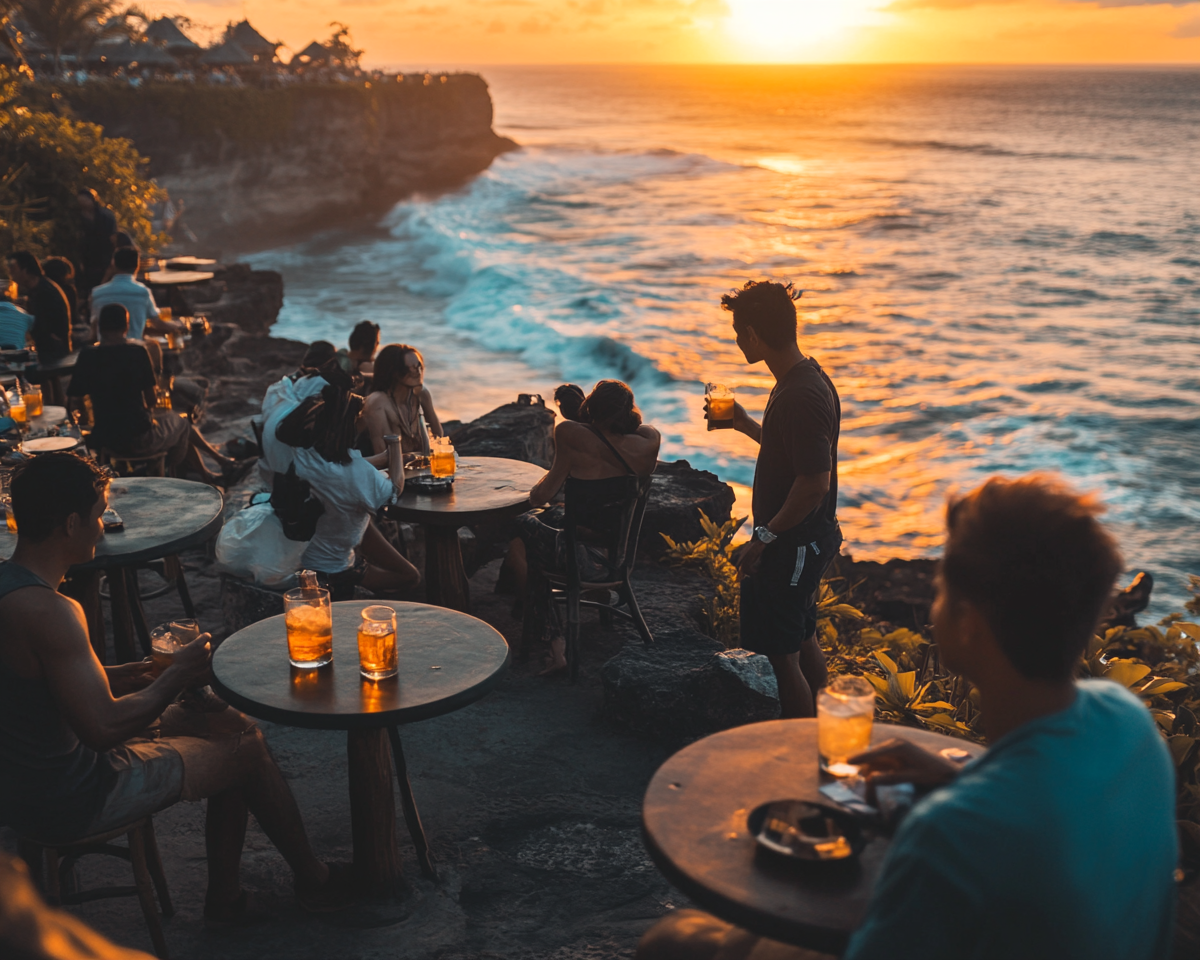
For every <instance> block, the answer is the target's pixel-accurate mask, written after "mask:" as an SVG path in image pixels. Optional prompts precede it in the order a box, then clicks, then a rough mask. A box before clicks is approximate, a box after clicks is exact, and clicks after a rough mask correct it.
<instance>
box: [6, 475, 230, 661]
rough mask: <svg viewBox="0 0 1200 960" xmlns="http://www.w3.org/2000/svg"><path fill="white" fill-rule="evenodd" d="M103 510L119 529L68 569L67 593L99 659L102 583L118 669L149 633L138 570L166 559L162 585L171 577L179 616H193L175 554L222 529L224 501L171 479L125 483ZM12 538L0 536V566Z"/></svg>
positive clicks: (146, 643) (211, 491) (210, 490)
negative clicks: (83, 617)
mask: <svg viewBox="0 0 1200 960" xmlns="http://www.w3.org/2000/svg"><path fill="white" fill-rule="evenodd" d="M108 505H109V506H110V507H112V508H113V509H114V510H116V511H117V513H118V514H120V516H121V520H122V521H124V524H125V529H124V530H115V531H113V532H111V533H106V534H104V536H102V537H101V538H100V541H99V543H97V544H96V555H95V557H94V558H93V559H92V560H91V561H90V562H88V563H84V564H80V565H79V566H76V567H72V568H71V580H72V582H73V587H74V589H73V590H72V593H73V594H74V595H75V597H76V599H77V600H79V602H80V603H82V604H83V608H84V611H85V612H86V613H87V618H88V632H89V634H90V635H91V640H92V647H93V648H94V649H95V650H96V652H97V656H99V657H100V659H101V661H103V660H104V616H103V611H102V610H101V608H100V574H102V573H103V574H104V575H105V576H106V577H107V578H108V587H109V596H110V598H111V600H112V620H113V647H114V648H115V650H116V653H117V658H118V660H119V661H120V662H122V663H125V662H128V661H130V660H137V659H141V655H140V654H138V653H137V648H136V646H135V641H134V638H135V637H136V639H137V641H138V642H139V643H140V645H141V648H142V650H143V652H144V653H145V655H146V656H149V654H150V631H149V629H148V628H147V625H146V615H145V613H144V612H143V611H142V600H141V596H140V595H139V593H138V585H137V568H138V565H139V564H143V563H146V562H147V561H149V560H163V559H165V560H166V561H167V564H166V566H167V568H168V569H167V570H166V571H165V572H166V573H167V576H168V579H174V581H175V586H176V588H177V589H178V590H179V596H180V600H181V601H182V603H183V607H184V611H185V612H186V613H187V615H188V616H189V617H195V615H196V613H195V610H194V608H193V607H192V601H191V598H190V596H189V595H188V591H187V584H186V582H185V581H184V579H183V570H182V568H181V567H179V565H178V560H177V559H176V557H177V555H178V554H179V553H181V552H182V551H184V550H187V549H188V548H189V547H194V546H198V545H199V544H201V543H205V542H207V541H208V540H210V539H211V538H212V537H214V536H215V535H216V533H217V531H218V530H220V529H221V520H222V513H223V511H224V509H225V500H224V498H223V497H222V496H221V492H220V491H219V490H217V489H216V488H215V487H210V486H209V485H208V484H206V483H194V482H193V481H191V480H176V479H173V478H171V477H124V478H119V479H117V480H114V481H113V482H112V484H111V485H110V486H109V488H108ZM16 545H17V538H16V537H15V536H14V535H13V534H11V533H9V532H8V531H7V530H6V529H4V530H0V560H7V559H8V558H9V557H11V556H12V552H13V549H14V548H15V547H16Z"/></svg>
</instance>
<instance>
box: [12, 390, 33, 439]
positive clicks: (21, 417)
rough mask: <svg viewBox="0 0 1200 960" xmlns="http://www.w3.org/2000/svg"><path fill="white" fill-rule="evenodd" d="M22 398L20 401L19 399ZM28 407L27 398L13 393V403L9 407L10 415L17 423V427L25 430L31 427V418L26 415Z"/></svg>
mask: <svg viewBox="0 0 1200 960" xmlns="http://www.w3.org/2000/svg"><path fill="white" fill-rule="evenodd" d="M18 397H20V399H17V398H18ZM28 409H29V408H28V407H26V406H25V398H24V397H23V396H21V395H20V394H19V393H17V392H16V391H15V390H14V391H13V395H12V401H11V402H10V403H9V405H8V415H9V416H10V417H12V418H13V419H14V420H15V421H17V426H18V427H19V428H20V429H21V430H24V429H25V428H26V427H27V426H28V425H29V417H28V416H27V415H26V413H27V411H28Z"/></svg>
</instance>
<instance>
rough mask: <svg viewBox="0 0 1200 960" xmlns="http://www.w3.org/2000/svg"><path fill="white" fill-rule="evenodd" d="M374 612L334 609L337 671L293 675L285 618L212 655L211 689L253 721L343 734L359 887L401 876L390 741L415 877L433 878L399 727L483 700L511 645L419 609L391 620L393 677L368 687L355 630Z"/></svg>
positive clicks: (470, 622)
mask: <svg viewBox="0 0 1200 960" xmlns="http://www.w3.org/2000/svg"><path fill="white" fill-rule="evenodd" d="M371 605H372V604H371V602H368V601H362V600H347V601H343V602H340V603H335V604H333V662H332V663H331V664H329V665H328V666H325V667H321V668H320V669H318V670H297V669H296V668H294V667H292V666H291V665H290V663H289V662H288V651H287V628H286V627H285V626H284V618H283V617H282V616H277V617H271V618H269V619H267V620H260V621H259V622H258V623H254V624H251V625H250V626H248V627H246V628H244V629H242V630H239V631H238V632H237V633H235V634H233V635H232V636H231V637H229V638H228V639H227V640H226V641H225V642H224V643H222V644H221V645H220V646H219V647H218V648H217V651H216V653H215V654H213V664H212V669H213V678H214V679H213V687H214V688H215V689H216V690H217V692H218V693H219V694H220V695H221V696H222V697H223V698H224V699H225V700H226V701H228V702H229V703H231V704H233V706H235V707H237V708H238V709H239V710H241V711H243V712H244V713H248V714H250V716H252V717H258V718H260V719H263V720H271V721H273V722H275V723H282V724H287V725H288V726H293V727H306V728H311V729H317V730H346V731H348V733H347V738H346V739H347V742H346V749H347V753H348V755H349V767H350V770H349V773H350V823H351V834H352V836H353V839H354V868H355V872H356V874H357V875H358V877H359V879H360V881H361V882H363V883H365V884H367V885H370V886H388V885H392V884H394V883H395V881H396V880H397V879H398V878H399V876H400V857H399V854H398V853H397V850H396V804H395V799H394V797H393V794H392V773H391V765H390V763H389V762H388V741H389V740H390V741H391V752H392V757H393V758H394V760H395V764H396V778H397V780H398V781H399V783H400V800H401V802H402V804H403V806H404V819H405V822H406V823H407V824H408V832H409V834H410V835H411V836H412V840H413V846H414V847H416V850H417V857H418V859H419V860H420V861H421V869H422V871H423V872H424V873H425V875H426V876H428V877H431V878H433V877H436V872H435V870H434V867H433V861H432V860H431V858H430V856H429V844H428V843H427V841H426V839H425V831H424V828H423V827H422V826H421V817H420V815H419V814H418V812H417V804H416V801H415V800H414V799H413V795H412V786H411V785H410V784H409V781H408V767H407V766H406V764H405V761H404V750H403V747H402V746H401V743H400V731H399V729H398V726H397V725H398V724H401V723H412V722H414V721H417V720H427V719H428V718H430V717H436V716H440V715H441V714H444V713H452V712H453V711H455V710H460V709H462V708H463V707H465V706H467V705H468V704H470V703H474V702H475V701H476V700H479V699H480V698H481V697H483V696H484V695H485V694H487V693H488V692H489V691H490V690H491V689H492V688H493V687H495V686H496V684H497V683H499V682H500V678H501V677H502V676H503V674H504V671H505V669H506V668H507V667H508V656H509V654H508V644H507V643H505V641H504V637H502V636H501V635H500V634H499V633H497V632H496V631H495V630H494V629H492V627H490V626H488V625H487V624H486V623H484V622H483V621H482V620H477V619H475V618H474V617H471V616H468V615H467V614H465V613H459V612H457V611H455V610H446V609H444V608H442V607H434V606H430V605H428V604H424V603H400V602H388V603H387V604H386V605H387V606H389V607H392V608H393V609H395V611H396V621H397V624H396V637H397V650H398V665H399V668H400V673H399V676H397V677H393V678H392V679H390V680H381V681H377V682H373V681H370V680H365V679H364V678H363V677H362V675H361V674H360V673H359V671H358V625H359V623H360V622H361V619H362V611H363V609H364V608H365V607H368V606H371Z"/></svg>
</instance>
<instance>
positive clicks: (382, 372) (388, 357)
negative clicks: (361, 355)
mask: <svg viewBox="0 0 1200 960" xmlns="http://www.w3.org/2000/svg"><path fill="white" fill-rule="evenodd" d="M410 353H415V354H416V355H417V359H418V360H420V361H421V366H422V367H423V366H425V358H424V357H423V356H421V351H420V350H418V349H417V348H416V347H410V346H409V345H408V344H407V343H389V344H388V345H387V346H386V347H384V348H383V349H382V350H380V351H379V353H378V354H377V355H376V357H375V373H374V375H373V376H372V378H371V392H372V393H377V392H378V393H391V392H392V388H393V387H395V386H396V384H397V383H399V382H400V381H401V380H403V379H404V377H405V376H406V375H407V373H408V370H407V368H406V367H405V365H404V359H405V357H407V356H408V355H409V354H410Z"/></svg>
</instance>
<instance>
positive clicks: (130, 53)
mask: <svg viewBox="0 0 1200 960" xmlns="http://www.w3.org/2000/svg"><path fill="white" fill-rule="evenodd" d="M83 59H84V62H85V63H87V64H89V65H96V64H104V65H106V66H109V67H132V66H138V67H177V66H179V64H178V62H177V61H176V60H175V58H174V57H173V56H171V55H170V54H169V53H168V52H167V51H166V50H164V49H163V48H162V47H160V46H157V45H156V44H153V43H150V42H148V41H145V40H143V41H140V42H139V41H135V40H129V39H122V40H114V41H111V42H108V43H98V44H96V45H95V46H94V47H92V49H91V50H89V51H88V54H87V56H86V57H84V58H83Z"/></svg>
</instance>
